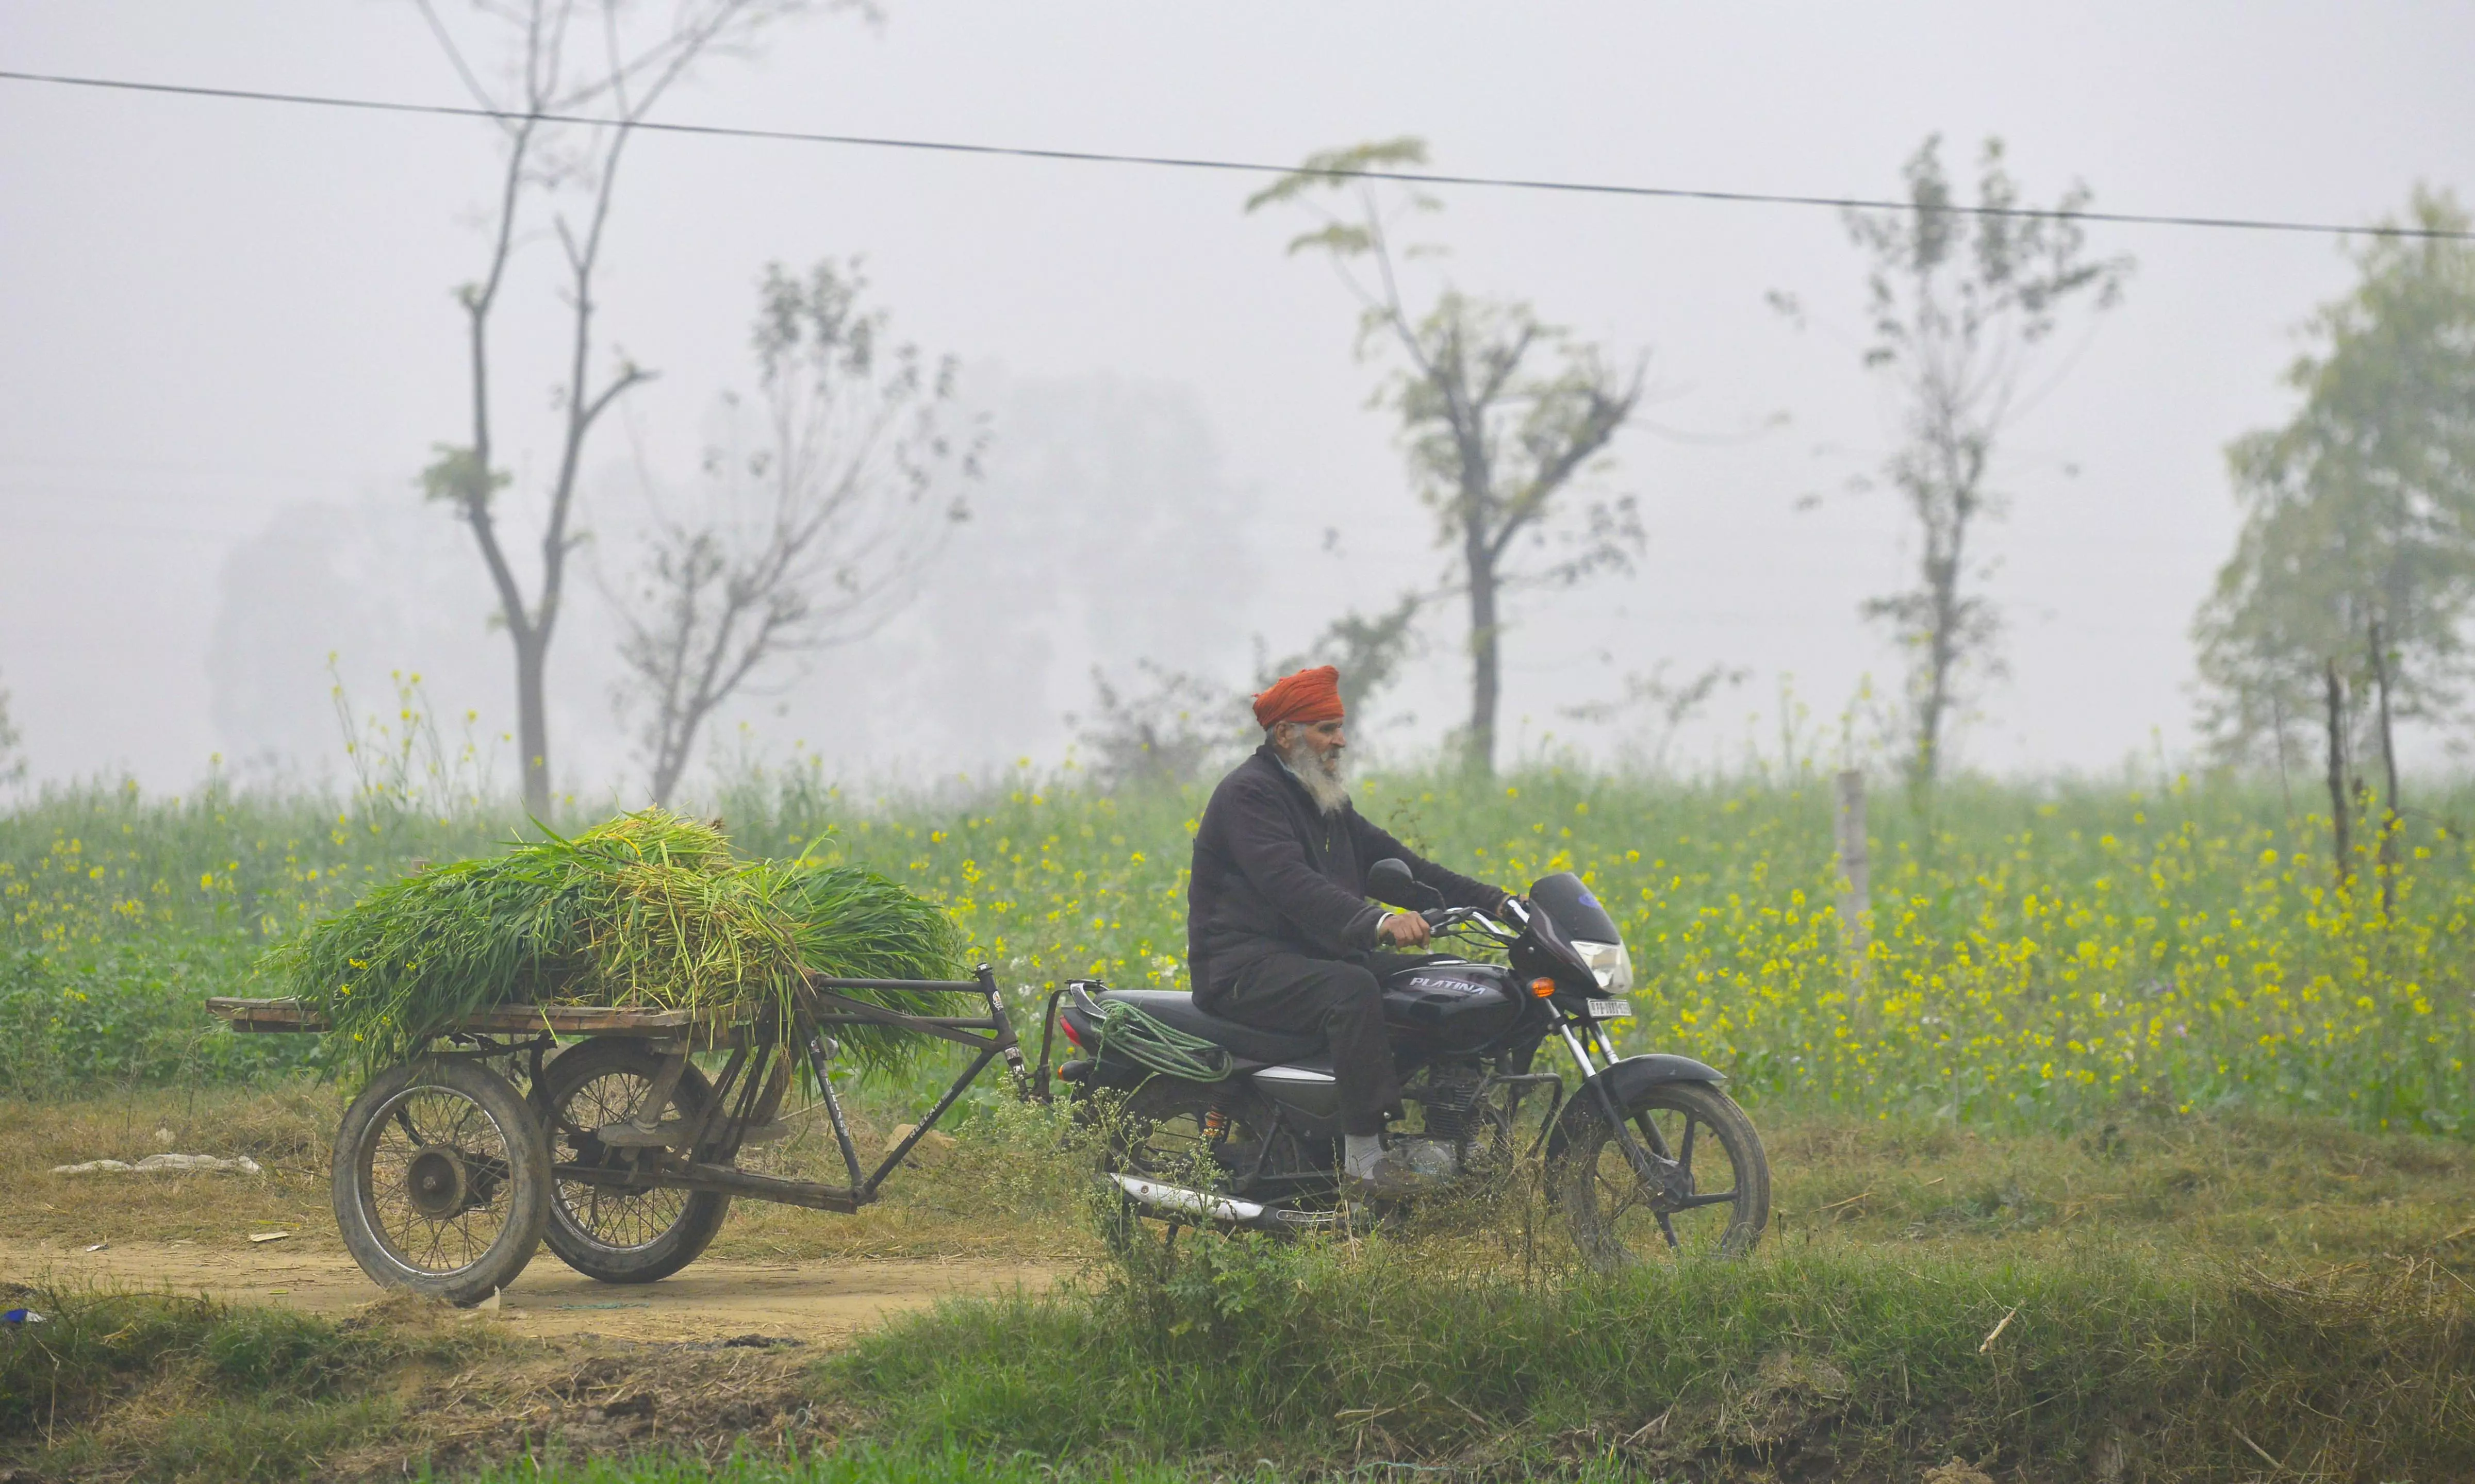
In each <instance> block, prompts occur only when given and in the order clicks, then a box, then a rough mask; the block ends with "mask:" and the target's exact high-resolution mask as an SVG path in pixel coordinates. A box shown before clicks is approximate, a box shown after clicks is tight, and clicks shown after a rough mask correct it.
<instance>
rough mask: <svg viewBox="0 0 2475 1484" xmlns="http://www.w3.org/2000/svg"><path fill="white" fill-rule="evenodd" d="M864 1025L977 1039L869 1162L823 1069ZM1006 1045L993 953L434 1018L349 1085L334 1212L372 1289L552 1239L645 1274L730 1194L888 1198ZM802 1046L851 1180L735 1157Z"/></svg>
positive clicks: (232, 1003) (764, 1129)
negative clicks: (974, 968) (637, 999)
mask: <svg viewBox="0 0 2475 1484" xmlns="http://www.w3.org/2000/svg"><path fill="white" fill-rule="evenodd" d="M856 994H870V995H877V996H890V997H901V998H902V1000H903V1002H904V1003H909V1002H910V1001H911V1000H912V999H913V998H914V997H916V998H917V1000H918V1001H919V1006H920V1009H921V1010H923V1011H925V1010H935V1009H937V1008H939V1006H940V1005H941V1004H943V1003H944V1001H943V997H946V996H953V995H968V996H971V997H973V998H974V999H975V1000H976V1001H977V1002H978V1005H979V1006H981V1007H984V1008H985V1013H972V1014H966V1015H944V1014H933V1013H913V1012H911V1011H909V1010H893V1009H889V1008H888V1007H886V1006H884V1005H881V1004H876V1003H873V1002H872V1001H870V1000H867V999H860V998H856V997H855V995H856ZM207 1005H208V1009H209V1010H212V1011H213V1012H214V1013H215V1014H217V1015H220V1016H222V1017H223V1018H224V1019H225V1020H227V1021H229V1022H230V1023H231V1025H232V1028H233V1030H235V1031H247V1032H309V1031H324V1030H326V1029H327V1025H326V1022H325V1021H324V1020H323V1019H322V1018H321V1017H319V1016H318V1015H317V1014H315V1013H314V1012H312V1011H309V1010H305V1009H304V1008H303V1007H302V1006H301V1005H300V1004H298V1003H297V1002H294V1001H291V1000H241V999H221V998H218V999H211V1000H208V1002H207ZM786 1020H787V1024H786V1023H785V1022H786ZM854 1027H882V1028H886V1029H890V1030H894V1031H901V1032H911V1033H916V1034H921V1035H926V1036H933V1037H935V1038H937V1039H940V1040H944V1041H950V1042H953V1043H955V1044H958V1045H961V1046H965V1047H968V1048H970V1049H971V1050H972V1051H974V1052H975V1053H976V1055H975V1056H974V1057H973V1058H972V1059H971V1062H970V1064H969V1065H968V1067H966V1068H965V1069H964V1071H963V1072H962V1074H961V1075H960V1076H958V1077H956V1078H955V1079H954V1082H953V1084H952V1085H951V1086H949V1087H947V1088H946V1089H945V1092H944V1094H943V1096H942V1097H940V1098H939V1099H938V1100H937V1103H936V1106H935V1107H931V1108H930V1109H929V1110H928V1111H927V1113H926V1114H925V1115H924V1116H922V1117H921V1118H920V1119H919V1124H918V1126H917V1127H916V1128H914V1129H913V1130H912V1131H911V1132H910V1134H909V1135H907V1136H906V1137H904V1138H903V1139H902V1140H901V1141H900V1142H899V1143H897V1144H896V1145H895V1146H894V1148H892V1149H890V1150H888V1151H887V1152H886V1154H885V1156H884V1159H883V1161H882V1162H881V1163H879V1164H878V1165H877V1166H876V1168H875V1169H874V1170H873V1171H867V1170H864V1169H863V1167H862V1165H861V1160H860V1155H859V1150H858V1148H857V1146H856V1145H855V1144H854V1143H853V1142H852V1139H851V1131H850V1125H849V1122H848V1120H847V1119H846V1118H845V1115H844V1111H843V1107H842V1103H841V1101H840V1100H839V1099H838V1098H837V1097H836V1096H835V1094H834V1084H833V1081H832V1079H831V1078H830V1076H829V1075H828V1073H829V1071H830V1070H831V1063H832V1061H833V1059H834V1057H835V1055H836V1053H837V1050H838V1046H837V1043H836V1042H835V1040H834V1037H833V1033H834V1032H835V1031H836V1030H837V1029H838V1028H840V1029H845V1030H847V1029H848V1028H854ZM998 1058H1004V1060H1005V1062H1006V1066H1007V1070H1008V1071H1009V1072H1010V1073H1011V1074H1012V1075H1013V1076H1014V1078H1015V1081H1016V1085H1017V1089H1018V1090H1020V1089H1023V1088H1025V1087H1026V1086H1027V1083H1025V1081H1024V1067H1023V1058H1022V1052H1021V1049H1020V1047H1019V1045H1018V1044H1017V1040H1016V1037H1015V1033H1014V1025H1013V1022H1012V1021H1011V1020H1010V1019H1009V1018H1008V1017H1007V1015H1006V1010H1005V1002H1004V998H1003V996H1002V995H1000V994H999V992H998V990H997V985H996V980H995V977H994V975H993V974H992V972H991V971H990V968H989V966H988V965H986V964H982V965H980V966H979V969H978V972H977V975H976V977H974V978H972V979H968V980H884V979H827V978H822V977H811V978H809V979H808V980H807V982H806V984H805V985H804V986H803V987H802V988H801V989H799V990H798V991H797V992H796V994H795V996H794V998H793V1003H792V1006H791V1008H790V1013H789V1014H788V1016H787V1017H786V1016H784V1015H783V1014H781V1013H779V1012H777V1011H775V1010H772V1009H771V1008H765V1009H762V1010H759V1009H752V1008H748V1009H741V1010H734V1011H732V1012H729V1013H725V1014H708V1013H691V1012H689V1011H685V1010H614V1009H603V1008H596V1007H590V1006H576V1005H502V1006H499V1007H496V1008H493V1009H490V1010H481V1011H478V1012H476V1013H474V1014H471V1015H468V1016H466V1017H464V1018H463V1019H461V1020H458V1021H456V1022H455V1023H453V1025H448V1026H442V1027H440V1028H439V1029H438V1030H437V1031H436V1032H435V1033H434V1034H431V1035H430V1036H429V1037H427V1038H425V1040H424V1042H423V1045H422V1051H421V1054H420V1055H418V1056H416V1057H414V1058H412V1059H410V1060H408V1061H405V1062H404V1063H402V1064H400V1065H397V1066H393V1067H389V1068H387V1069H385V1070H383V1071H381V1072H380V1073H379V1074H378V1075H377V1076H375V1077H373V1078H372V1079H370V1081H369V1083H368V1084H367V1085H366V1086H364V1087H363V1088H362V1089H361V1091H360V1095H359V1096H358V1097H356V1098H355V1099H354V1100H353V1104H352V1106H351V1107H349V1108H348V1109H346V1110H345V1113H344V1120H343V1125H342V1127H341V1128H340V1129H338V1130H337V1131H336V1134H335V1148H334V1158H333V1179H332V1186H333V1193H334V1206H335V1223H336V1225H337V1227H338V1228H339V1229H341V1230H342V1232H343V1237H344V1245H345V1246H346V1247H348V1248H350V1249H351V1250H352V1253H353V1256H354V1257H355V1259H356V1260H357V1261H358V1262H359V1263H360V1265H361V1269H362V1271H364V1272H366V1273H368V1274H369V1276H370V1277H372V1278H373V1279H375V1280H376V1281H378V1282H379V1283H380V1284H381V1285H383V1286H385V1287H390V1288H406V1289H410V1290H412V1291H414V1292H416V1293H423V1294H429V1295H432V1296H435V1297H438V1298H442V1299H446V1300H449V1301H451V1302H455V1303H462V1304H470V1303H478V1302H481V1301H482V1300H484V1299H486V1298H488V1297H489V1296H490V1295H491V1294H493V1293H496V1292H497V1291H498V1290H500V1289H502V1288H504V1287H505V1286H506V1285H507V1284H509V1283H511V1282H513V1281H514V1280H515V1277H516V1275H517V1274H519V1273H522V1272H523V1271H524V1269H525V1264H526V1263H527V1262H529V1261H531V1260H532V1255H533V1252H534V1249H535V1248H536V1247H538V1246H539V1245H540V1244H541V1243H543V1242H544V1241H547V1242H548V1243H549V1244H550V1249H551V1252H553V1253H557V1254H558V1255H559V1257H560V1259H561V1260H563V1261H564V1262H566V1263H567V1265H568V1266H570V1267H572V1268H574V1269H576V1271H577V1272H579V1273H582V1274H584V1275H586V1276H587V1277H595V1278H600V1279H601V1280H602V1281H604V1282H611V1283H648V1282H651V1281H653V1280H655V1279H657V1278H663V1277H669V1276H670V1275H672V1274H674V1273H676V1272H677V1271H678V1270H679V1269H681V1268H683V1267H686V1266H687V1265H688V1264H689V1263H690V1262H693V1261H694V1260H696V1257H697V1254H698V1253H701V1252H703V1251H704V1249H705V1246H706V1244H707V1243H709V1242H711V1241H712V1240H713V1236H714V1233H715V1232H717V1231H719V1230H720V1229H722V1221H723V1214H724V1213H725V1212H726V1211H727V1210H728V1209H729V1206H730V1202H731V1199H732V1198H733V1197H735V1196H747V1197H751V1198H753V1199H756V1200H760V1201H777V1202H781V1203H783V1204H790V1205H801V1206H807V1207H809V1208H811V1209H814V1210H822V1211H856V1210H858V1209H859V1208H860V1207H861V1206H864V1205H867V1204H870V1203H871V1202H873V1201H875V1200H876V1199H877V1194H878V1190H879V1188H880V1187H881V1186H882V1185H883V1184H884V1182H885V1178H886V1177H887V1176H888V1175H889V1174H891V1173H892V1172H893V1171H894V1168H895V1167H896V1166H898V1165H900V1164H901V1163H902V1161H903V1159H904V1158H905V1157H906V1156H909V1154H910V1153H911V1151H912V1149H913V1148H914V1147H915V1146H917V1145H918V1144H919V1140H920V1138H921V1137H922V1136H924V1135H925V1134H926V1133H927V1132H928V1131H929V1130H931V1129H933V1128H935V1127H936V1125H937V1120H938V1119H940V1118H942V1117H943V1116H944V1114H945V1112H946V1110H947V1109H949V1108H951V1107H953V1106H954V1102H955V1100H956V1099H958V1098H960V1097H961V1096H962V1095H963V1093H964V1092H965V1091H966V1090H968V1088H969V1087H970V1086H971V1084H972V1083H974V1082H976V1081H977V1080H978V1078H979V1076H980V1074H981V1073H982V1072H984V1071H986V1070H987V1069H988V1067H989V1064H990V1063H991V1062H992V1061H994V1060H996V1059H998ZM715 1060H719V1061H720V1063H721V1064H720V1067H719V1068H718V1069H717V1070H713V1071H708V1070H707V1064H708V1063H711V1062H713V1061H715ZM802 1062H804V1063H805V1064H806V1066H807V1068H808V1070H809V1071H810V1072H811V1073H812V1074H813V1076H814V1079H815V1083H816V1086H817V1089H818V1096H819V1100H820V1101H821V1104H822V1105H823V1107H824V1110H825V1116H826V1117H827V1119H828V1120H830V1122H831V1124H832V1127H833V1132H834V1140H835V1142H836V1144H837V1145H838V1146H839V1147H840V1150H841V1154H842V1158H843V1164H844V1168H845V1172H846V1174H847V1177H848V1179H847V1180H846V1182H845V1183H841V1184H827V1183H823V1182H820V1181H813V1180H786V1179H783V1178H781V1177H778V1176H772V1175H762V1174H758V1173H756V1172H754V1171H750V1170H743V1169H741V1168H740V1167H739V1157H740V1155H741V1152H742V1151H743V1150H746V1149H747V1148H749V1147H750V1146H753V1145H757V1144H762V1143H765V1142H767V1141H769V1140H772V1139H778V1138H780V1137H782V1136H783V1135H784V1134H785V1133H787V1132H788V1128H787V1126H786V1124H785V1123H784V1121H783V1120H782V1117H781V1111H782V1103H783V1100H784V1098H785V1096H786V1095H787V1094H788V1092H789V1091H790V1088H791V1084H792V1083H793V1081H794V1080H795V1078H796V1073H797V1070H798V1068H799V1066H800V1064H801V1063H802Z"/></svg>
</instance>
